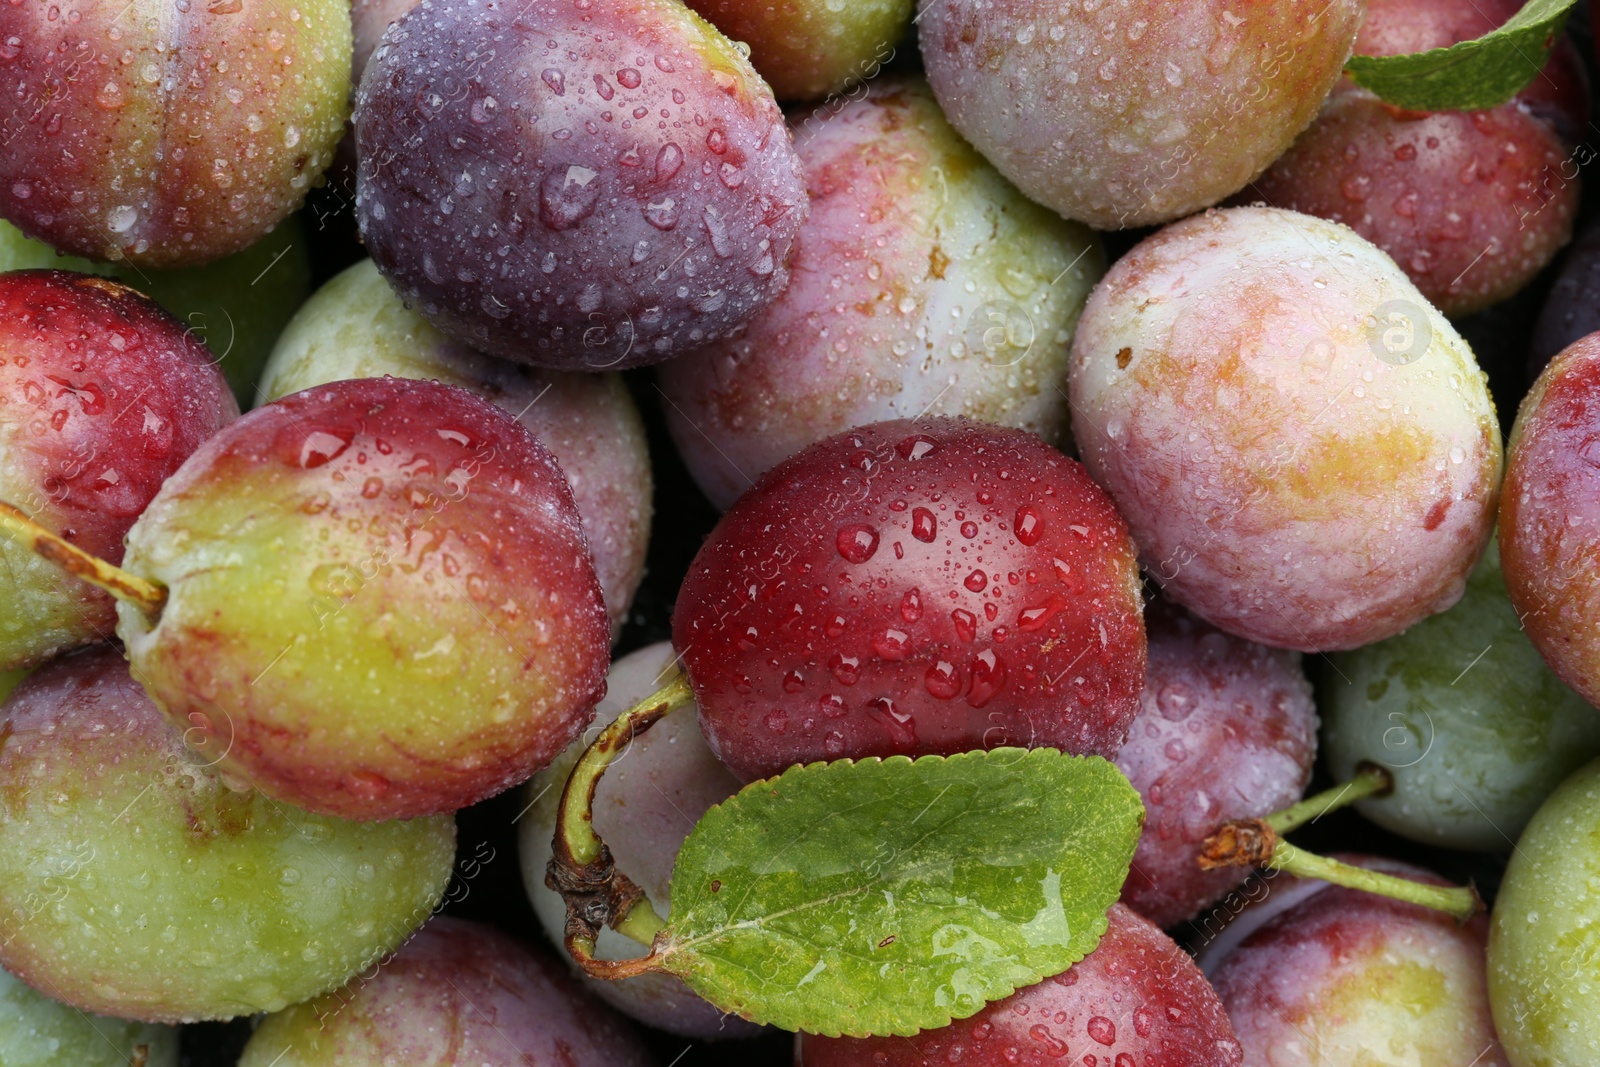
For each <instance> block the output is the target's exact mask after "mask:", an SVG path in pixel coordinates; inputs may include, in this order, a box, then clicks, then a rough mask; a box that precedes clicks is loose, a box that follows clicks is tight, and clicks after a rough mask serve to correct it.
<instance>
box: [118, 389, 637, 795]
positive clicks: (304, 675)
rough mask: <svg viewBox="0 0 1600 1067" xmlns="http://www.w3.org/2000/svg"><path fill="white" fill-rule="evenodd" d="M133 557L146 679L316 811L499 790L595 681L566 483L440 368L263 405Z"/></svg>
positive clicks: (593, 616) (565, 723)
mask: <svg viewBox="0 0 1600 1067" xmlns="http://www.w3.org/2000/svg"><path fill="white" fill-rule="evenodd" d="M126 563H127V567H128V569H129V570H131V571H133V572H134V573H137V574H143V575H146V576H149V577H151V578H154V579H156V580H159V581H161V582H163V583H164V584H165V585H166V586H167V587H168V590H169V595H168V600H167V603H166V606H165V608H164V609H163V610H162V612H161V615H160V618H159V620H157V621H155V622H152V620H151V619H150V618H149V617H148V616H146V615H145V614H144V612H143V611H142V609H140V608H139V607H136V606H133V605H130V604H122V605H120V606H119V611H120V612H121V621H120V625H119V627H118V632H119V634H120V635H121V636H122V637H123V639H124V640H125V641H126V642H127V644H128V649H129V656H130V659H131V660H132V662H133V663H134V666H135V668H136V669H137V671H138V672H139V677H140V679H141V680H142V681H144V682H145V684H146V685H147V686H148V688H149V689H150V690H151V692H152V693H153V694H154V695H155V696H156V698H157V700H158V701H159V702H160V703H161V704H162V705H163V706H164V708H165V710H166V711H167V712H168V714H169V715H170V716H171V717H172V718H173V720H174V721H175V722H177V723H179V724H180V725H182V726H184V727H193V728H195V730H196V732H197V734H196V736H199V737H201V738H203V739H204V741H205V743H206V744H207V745H214V746H215V748H213V749H211V751H213V752H218V753H226V755H225V756H223V757H221V758H222V760H223V762H222V764H221V766H222V768H223V769H224V770H226V771H229V772H231V773H233V774H236V775H238V776H239V777H241V778H243V779H245V780H246V781H248V782H250V783H251V784H253V785H254V786H256V787H257V788H259V789H262V790H264V791H266V792H267V793H269V794H271V795H273V796H275V797H278V798H279V799H282V800H286V801H289V802H291V803H295V804H298V805H299V806H302V807H306V808H309V809H311V810H318V811H323V812H326V813H330V814H341V815H346V816H352V817H361V818H385V817H403V816H412V815H421V814H430V813H433V812H438V811H452V810H455V809H456V808H459V807H462V806H464V805H466V804H469V803H472V802H474V801H476V800H481V799H483V798H484V797H488V796H492V795H493V794H495V793H498V792H500V791H501V790H502V789H505V788H508V787H509V786H512V785H515V784H517V783H518V782H521V781H523V780H524V779H526V778H527V777H528V775H530V774H532V773H533V772H534V771H535V770H537V769H538V768H540V767H542V766H543V765H544V764H545V763H547V762H549V760H550V759H551V758H552V757H554V756H555V755H556V753H558V752H560V751H561V750H562V749H563V748H565V747H566V746H567V744H568V743H569V742H570V741H571V740H572V739H573V737H575V736H576V735H577V733H578V731H579V730H580V729H582V727H583V725H584V724H585V723H586V722H587V721H588V719H589V716H590V715H591V714H592V709H593V705H594V702H595V700H596V699H598V698H599V697H600V695H601V694H602V693H604V678H605V668H606V663H607V660H608V656H607V645H608V640H607V638H608V636H609V627H608V626H607V621H606V617H605V607H604V605H603V603H602V601H601V596H600V586H599V582H598V581H597V579H596V578H595V574H594V568H593V566H592V565H591V563H590V561H589V553H588V549H587V547H586V545H585V543H584V539H583V532H582V529H581V527H580V524H579V518H578V513H577V509H576V508H575V507H574V505H573V503H572V494H571V490H570V489H569V488H568V486H567V483H566V479H565V478H564V477H563V476H562V474H561V471H560V468H559V467H557V466H556V463H555V461H554V459H553V458H552V457H551V455H550V453H549V452H548V450H546V449H545V448H544V446H543V445H540V444H539V443H538V441H537V440H535V439H534V438H533V436H532V435H530V434H529V433H528V432H527V431H526V430H525V429H523V428H522V426H520V425H519V424H518V423H516V422H515V421H514V420H513V419H512V418H511V416H510V415H508V414H506V413H505V412H503V411H501V410H500V409H499V408H497V407H495V406H494V405H492V404H490V403H489V402H488V401H486V400H483V399H480V398H479V397H477V396H474V395H473V394H471V393H468V392H467V391H466V390H464V389H459V388H456V387H454V386H445V385H439V384H437V383H432V382H413V381H405V380H402V379H398V378H380V379H362V380H357V381H346V382H338V383H334V384H332V385H327V386H319V387H317V388H315V389H309V390H306V391H305V392H301V393H296V394H294V395H292V396H289V397H285V398H284V399H282V400H280V401H277V402H276V403H274V404H269V405H267V406H266V407H262V408H257V409H256V410H255V411H252V412H251V413H250V414H249V415H247V416H245V417H244V418H243V419H240V420H239V421H238V422H236V423H234V424H233V426H232V427H230V432H228V433H226V434H221V435H218V436H217V437H215V438H213V439H212V441H211V442H209V445H208V447H206V448H204V449H202V450H201V451H200V452H198V453H196V454H195V455H194V456H193V457H191V459H190V461H189V462H188V463H187V464H186V465H185V466H184V467H183V469H182V470H180V471H179V472H178V474H176V475H175V476H174V477H173V478H171V479H170V480H169V481H168V482H167V484H166V485H165V486H164V487H163V488H162V492H161V494H160V495H159V496H158V497H157V498H156V500H155V501H154V502H153V503H152V505H151V507H150V509H149V510H148V511H147V512H146V513H145V516H144V518H143V520H142V521H141V522H140V523H139V524H138V525H136V526H135V527H134V529H133V530H132V532H130V533H129V535H128V556H127V561H126ZM241 602H248V603H249V604H250V605H251V610H250V611H249V612H248V613H246V612H240V611H237V610H234V608H235V607H236V605H238V604H239V603H241Z"/></svg>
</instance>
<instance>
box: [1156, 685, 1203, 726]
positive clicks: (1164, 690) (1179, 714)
mask: <svg viewBox="0 0 1600 1067" xmlns="http://www.w3.org/2000/svg"><path fill="white" fill-rule="evenodd" d="M1156 710H1157V711H1159V712H1160V713H1161V717H1162V718H1163V719H1166V720H1167V721H1169V722H1182V721H1183V720H1184V719H1186V718H1188V717H1189V713H1190V712H1192V711H1194V690H1192V689H1190V688H1189V687H1188V686H1187V685H1185V684H1184V683H1183V682H1171V683H1169V684H1167V685H1164V686H1162V687H1161V691H1160V692H1159V693H1157V694H1156Z"/></svg>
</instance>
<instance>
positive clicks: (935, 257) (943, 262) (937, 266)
mask: <svg viewBox="0 0 1600 1067" xmlns="http://www.w3.org/2000/svg"><path fill="white" fill-rule="evenodd" d="M949 266H950V257H949V256H947V255H945V254H944V249H943V248H941V247H940V246H939V245H934V246H933V251H931V252H929V253H928V277H930V278H937V279H940V280H943V278H944V274H945V271H946V270H947V269H948V268H949Z"/></svg>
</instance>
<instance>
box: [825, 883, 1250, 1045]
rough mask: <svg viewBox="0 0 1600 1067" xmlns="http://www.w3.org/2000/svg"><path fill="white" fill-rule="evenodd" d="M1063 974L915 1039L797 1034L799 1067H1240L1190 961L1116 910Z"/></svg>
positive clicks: (1215, 1005) (1212, 998) (1224, 1022)
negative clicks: (1096, 939)
mask: <svg viewBox="0 0 1600 1067" xmlns="http://www.w3.org/2000/svg"><path fill="white" fill-rule="evenodd" d="M1106 921H1107V928H1106V932H1105V936H1104V937H1102V938H1101V939H1100V943H1099V944H1098V945H1096V946H1095V949H1094V951H1093V952H1091V953H1089V955H1087V956H1085V957H1084V958H1083V959H1082V960H1080V961H1079V962H1078V963H1076V964H1074V965H1073V966H1072V968H1071V970H1068V971H1066V972H1065V973H1063V974H1060V975H1057V976H1056V977H1054V978H1047V979H1045V980H1044V981H1043V982H1040V983H1039V984H1038V985H1032V986H1028V987H1027V988H1025V989H1019V990H1017V991H1016V992H1015V993H1013V994H1011V996H1009V997H1006V998H1005V999H1003V1000H998V1001H995V1002H994V1003H992V1004H990V1005H988V1006H987V1007H985V1008H984V1009H983V1010H982V1011H980V1012H978V1014H976V1015H974V1016H972V1017H971V1018H968V1019H962V1020H960V1021H958V1022H954V1023H951V1024H950V1025H949V1026H946V1027H943V1028H941V1029H937V1030H924V1031H922V1032H921V1033H920V1034H917V1035H916V1036H914V1037H865V1038H859V1037H832V1038H830V1037H816V1036H813V1035H811V1034H802V1035H800V1037H799V1039H798V1042H797V1049H796V1056H795V1059H796V1062H797V1064H799V1065H800V1067H934V1065H936V1064H937V1065H940V1067H943V1065H945V1064H951V1063H960V1064H963V1065H966V1067H1047V1065H1048V1067H1055V1065H1056V1064H1072V1065H1074V1067H1080V1065H1081V1067H1239V1064H1240V1060H1239V1042H1238V1041H1237V1040H1236V1039H1235V1037H1234V1034H1233V1028H1232V1027H1231V1026H1230V1025H1229V1024H1228V1017H1227V1015H1226V1014H1224V1013H1223V1010H1222V1005H1221V1004H1220V1003H1219V1002H1218V1000H1217V994H1216V993H1215V992H1213V991H1212V989H1211V986H1210V985H1209V984H1208V983H1207V982H1206V979H1205V976H1204V975H1202V974H1201V973H1200V968H1198V967H1196V966H1195V964H1194V961H1193V960H1192V959H1190V958H1189V956H1188V954H1187V953H1185V952H1184V951H1183V949H1181V948H1179V947H1178V946H1177V945H1176V944H1175V943H1174V942H1173V941H1172V939H1171V938H1169V937H1167V935H1165V934H1163V933H1162V932H1161V931H1160V930H1159V929H1158V928H1157V927H1156V926H1155V924H1154V923H1152V922H1150V921H1149V920H1148V919H1144V918H1141V917H1140V916H1139V915H1138V914H1136V913H1135V912H1133V911H1132V910H1130V909H1129V908H1127V907H1126V906H1125V905H1122V904H1114V905H1112V907H1111V910H1110V911H1109V912H1108V913H1107V914H1106Z"/></svg>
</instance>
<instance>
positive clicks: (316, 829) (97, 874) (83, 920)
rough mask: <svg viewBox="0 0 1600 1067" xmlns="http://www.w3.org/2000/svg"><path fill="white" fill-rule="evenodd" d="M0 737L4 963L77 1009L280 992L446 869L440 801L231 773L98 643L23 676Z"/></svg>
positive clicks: (407, 921)
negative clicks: (402, 807) (325, 803)
mask: <svg viewBox="0 0 1600 1067" xmlns="http://www.w3.org/2000/svg"><path fill="white" fill-rule="evenodd" d="M0 737H3V738H4V744H3V745H0V782H3V783H4V784H3V786H0V965H3V966H4V967H5V968H6V970H8V971H10V972H11V973H13V974H15V975H16V976H17V977H19V978H21V979H23V980H24V981H26V982H27V983H28V984H29V985H32V986H33V987H35V988H36V989H41V990H44V991H46V992H48V993H49V994H50V995H51V996H53V997H56V998H59V999H61V1000H63V1001H65V1002H67V1003H68V1004H71V1005H73V1006H74V1007H77V1008H79V1009H82V1010H83V1011H86V1012H98V1013H102V1014H109V1015H117V1016H121V1017H124V1018H130V1019H143V1020H148V1021H160V1022H176V1021H189V1020H195V1019H219V1018H228V1017H231V1016H235V1015H249V1014H252V1013H254V1012H258V1011H276V1010H279V1009H281V1008H283V1007H285V1006H287V1005H289V1004H293V1003H295V1002H297V1001H301V1000H305V999H306V998H307V997H312V996H315V995H317V994H318V993H321V992H323V991H325V990H328V989H333V988H335V987H337V986H339V985H342V984H343V983H344V982H345V981H346V980H348V979H349V978H350V977H351V976H352V975H354V974H355V973H356V972H358V971H360V970H361V969H362V968H364V967H366V966H368V965H369V964H371V963H373V962H375V961H376V960H377V959H378V958H379V957H380V956H382V955H383V954H384V953H385V952H387V951H388V950H390V949H392V948H393V947H394V946H396V945H398V944H399V943H400V942H401V941H402V940H403V939H404V938H405V937H406V935H408V934H409V933H410V932H411V931H412V930H413V929H414V928H415V927H416V926H417V925H418V924H419V923H421V921H422V920H423V919H425V918H426V917H427V915H428V912H429V910H430V909H431V908H433V906H434V905H435V903H437V901H438V900H439V897H440V895H441V894H442V893H443V892H444V888H445V883H446V882H447V881H448V880H449V877H450V867H451V862H452V859H453V857H454V854H455V824H454V820H453V819H451V817H450V816H448V815H445V816H434V817H432V818H426V819H412V820H410V821H406V822H401V821H390V822H375V823H353V822H346V821H343V820H340V819H330V818H327V817H324V816H320V815H313V814H310V813H308V812H304V811H299V810H296V809H294V808H291V807H289V806H287V805H284V804H281V803H278V802H277V801H274V800H272V799H270V798H268V797H266V796H264V795H262V794H260V793H252V792H249V791H245V792H238V791H236V790H235V789H234V788H233V787H232V786H231V785H229V783H228V782H227V781H226V780H225V779H224V778H223V776H222V775H220V774H219V773H218V771H217V769H216V768H215V767H214V766H213V765H212V762H213V761H212V760H211V759H210V758H209V757H208V756H205V755H203V754H198V753H196V752H194V751H192V750H190V749H189V748H187V747H185V745H184V738H183V736H182V735H181V734H180V732H179V728H177V727H174V726H173V725H172V724H170V723H168V722H167V720H166V719H164V718H163V717H162V716H161V713H160V711H159V710H158V709H157V708H156V707H155V705H154V704H153V703H152V702H151V701H150V698H149V697H148V696H147V695H146V694H145V692H144V690H143V689H141V688H140V685H139V683H138V682H137V681H136V680H135V675H133V674H131V673H130V671H129V667H128V664H127V663H126V662H125V661H124V660H123V658H122V656H121V654H120V653H119V652H118V651H117V650H116V649H114V648H112V647H109V646H100V647H98V648H93V649H88V650H85V651H82V652H76V653H73V654H70V655H68V656H64V657H61V658H59V659H57V660H55V661H53V662H52V663H50V664H49V665H48V666H45V667H43V668H41V669H40V670H38V671H37V672H35V673H34V674H33V675H32V676H31V677H29V679H28V680H27V681H26V682H24V683H23V684H22V685H21V686H19V687H18V688H17V689H16V690H15V691H14V692H13V693H12V694H11V697H10V699H9V700H8V701H7V702H6V703H5V705H4V707H0ZM6 1062H7V1063H8V1064H9V1063H10V1062H11V1061H10V1059H9V1058H8V1059H7V1060H6Z"/></svg>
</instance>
